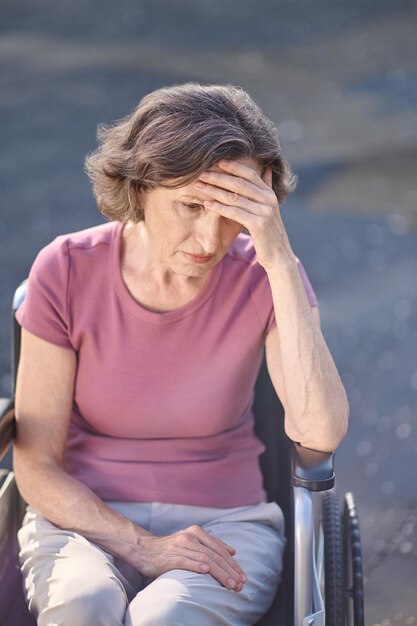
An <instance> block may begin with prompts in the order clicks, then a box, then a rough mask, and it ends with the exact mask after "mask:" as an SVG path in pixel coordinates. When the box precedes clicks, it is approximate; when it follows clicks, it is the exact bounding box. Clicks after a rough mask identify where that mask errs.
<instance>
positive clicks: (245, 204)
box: [196, 183, 259, 213]
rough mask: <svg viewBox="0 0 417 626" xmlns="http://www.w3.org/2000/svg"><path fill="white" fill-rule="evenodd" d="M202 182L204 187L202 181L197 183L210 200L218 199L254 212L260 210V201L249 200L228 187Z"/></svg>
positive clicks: (223, 202)
mask: <svg viewBox="0 0 417 626" xmlns="http://www.w3.org/2000/svg"><path fill="white" fill-rule="evenodd" d="M202 184H203V185H204V187H202V186H200V185H201V184H200V183H197V185H196V186H197V187H198V189H201V190H202V191H203V193H204V195H205V196H206V197H207V199H208V200H217V201H218V202H221V203H222V204H226V205H232V206H238V207H240V208H241V209H246V210H247V211H252V212H253V213H255V212H256V211H257V210H258V206H259V202H256V201H254V200H249V199H248V198H245V197H243V196H241V195H239V194H238V193H237V192H235V191H228V190H227V189H223V188H221V187H215V186H214V185H211V184H208V183H202Z"/></svg>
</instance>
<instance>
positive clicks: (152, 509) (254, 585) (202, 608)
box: [18, 502, 286, 626]
mask: <svg viewBox="0 0 417 626" xmlns="http://www.w3.org/2000/svg"><path fill="white" fill-rule="evenodd" d="M107 504H108V505H109V506H111V507H112V508H114V509H116V510H117V511H119V512H120V513H122V514H123V515H125V516H126V517H128V518H130V519H131V520H132V521H134V522H136V523H137V524H139V525H140V526H142V527H143V528H146V529H147V530H149V531H150V532H152V533H153V534H154V535H157V536H163V535H169V534H171V533H173V532H176V531H178V530H180V529H182V528H186V527H187V526H190V525H191V524H197V525H199V526H201V527H202V528H204V529H205V530H206V531H207V532H208V533H210V534H212V535H213V536H214V537H218V538H219V539H222V540H223V541H225V542H226V543H228V544H229V545H231V546H233V547H234V548H236V554H235V555H234V558H235V559H236V561H237V562H238V563H239V564H240V565H241V567H242V568H243V570H244V571H245V573H246V575H247V577H248V580H247V582H246V583H245V585H244V587H243V590H242V591H240V592H235V591H233V590H230V589H227V588H226V587H224V586H223V585H222V584H220V583H219V582H218V581H217V580H216V579H214V578H213V577H212V576H211V574H204V573H201V574H200V573H195V572H190V571H188V570H181V569H174V570H170V571H168V572H166V573H165V574H162V575H161V576H158V577H157V578H156V579H152V578H148V577H146V576H143V575H142V574H140V573H139V572H138V571H137V570H135V569H134V568H133V567H131V566H130V565H128V564H127V563H125V562H123V561H121V560H120V559H118V558H116V557H114V556H113V555H111V554H109V553H108V552H106V551H105V550H103V549H102V548H100V547H99V546H97V545H95V544H93V543H92V542H90V541H88V540H87V539H85V538H84V537H83V536H81V535H79V534H78V533H75V532H71V531H67V530H62V529H60V528H58V527H56V526H54V525H53V524H51V523H50V522H49V521H48V520H46V519H45V518H44V517H42V516H41V515H39V514H38V513H37V512H36V511H34V510H33V509H31V508H30V507H28V510H27V513H26V516H25V519H24V520H23V525H22V528H21V529H20V531H19V534H18V538H19V544H20V548H21V550H20V555H19V556H20V562H21V567H22V572H23V577H24V584H25V590H26V596H27V601H28V604H29V609H30V611H31V613H32V614H33V615H35V617H36V618H37V620H38V626H122V625H125V626H145V625H146V626H176V625H178V626H214V625H219V626H253V624H255V623H256V622H257V621H258V620H259V619H260V618H261V616H262V615H263V614H264V613H266V611H267V610H268V609H269V607H270V606H271V604H272V602H273V600H274V597H275V595H276V591H277V588H278V585H279V582H280V580H281V569H282V561H283V551H284V547H285V543H286V539H285V536H284V517H283V514H282V511H281V509H280V507H279V506H278V505H277V504H276V503H274V502H269V503H259V504H255V505H249V506H243V507H236V508H209V507H199V506H188V505H183V504H165V503H160V502H152V503H131V502H108V503H107Z"/></svg>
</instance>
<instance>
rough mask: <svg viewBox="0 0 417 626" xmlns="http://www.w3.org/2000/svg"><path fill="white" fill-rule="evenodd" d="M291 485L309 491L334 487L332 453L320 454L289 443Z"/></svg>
mask: <svg viewBox="0 0 417 626" xmlns="http://www.w3.org/2000/svg"><path fill="white" fill-rule="evenodd" d="M291 466H292V468H291V469H292V484H293V485H294V486H296V487H305V488H306V489H308V490H309V491H327V490H328V489H331V488H332V487H334V452H320V451H319V450H311V449H310V448H305V447H304V446H302V445H301V444H299V443H297V442H295V441H292V442H291Z"/></svg>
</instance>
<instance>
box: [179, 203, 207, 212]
mask: <svg viewBox="0 0 417 626" xmlns="http://www.w3.org/2000/svg"><path fill="white" fill-rule="evenodd" d="M182 204H183V206H185V207H187V209H190V210H191V211H195V210H196V209H201V208H203V209H204V205H202V204H196V203H194V202H183V203H182Z"/></svg>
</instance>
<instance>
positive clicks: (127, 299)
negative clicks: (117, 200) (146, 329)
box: [110, 222, 223, 324]
mask: <svg viewBox="0 0 417 626" xmlns="http://www.w3.org/2000/svg"><path fill="white" fill-rule="evenodd" d="M123 228H124V222H115V225H114V228H113V233H112V241H111V248H112V249H111V254H110V262H111V266H112V268H111V269H112V276H113V281H114V285H115V288H116V291H117V293H118V295H119V297H120V299H121V300H122V302H123V304H124V305H125V306H126V307H127V308H128V309H129V311H130V312H131V313H133V315H135V316H136V317H139V318H140V319H142V320H144V321H146V322H150V323H153V324H169V323H171V322H176V321H178V320H180V319H182V318H184V317H187V316H188V315H191V314H192V313H194V312H195V311H196V310H197V309H199V308H200V307H201V306H202V305H203V304H204V303H205V302H206V301H207V300H208V299H209V298H210V296H211V295H212V294H213V292H214V290H215V288H216V287H217V284H218V283H219V280H220V276H221V274H222V269H223V262H222V261H223V259H222V260H221V261H219V263H217V264H216V265H215V266H214V267H213V268H212V270H211V273H210V276H209V277H208V280H207V282H206V283H205V285H204V286H203V288H202V289H201V291H199V293H198V294H197V295H196V296H195V298H193V299H192V300H190V301H189V302H187V303H186V304H183V305H182V306H180V307H177V308H176V309H173V310H172V311H160V312H158V311H150V310H149V309H146V308H145V307H144V306H142V305H141V304H140V303H139V302H138V301H137V300H135V298H134V297H133V296H132V294H131V293H130V291H129V289H128V288H127V286H126V283H125V282H124V280H123V275H122V268H121V248H122V235H123Z"/></svg>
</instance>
